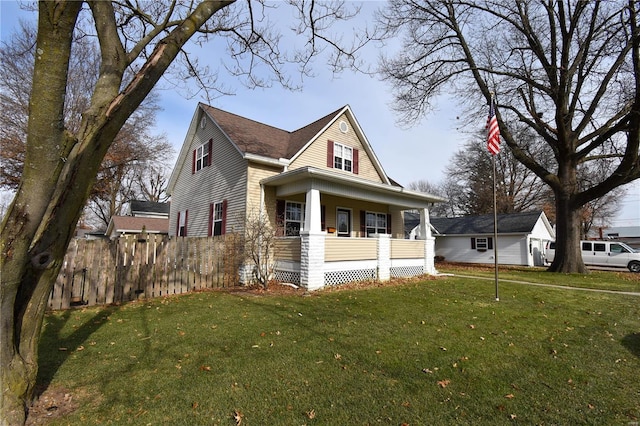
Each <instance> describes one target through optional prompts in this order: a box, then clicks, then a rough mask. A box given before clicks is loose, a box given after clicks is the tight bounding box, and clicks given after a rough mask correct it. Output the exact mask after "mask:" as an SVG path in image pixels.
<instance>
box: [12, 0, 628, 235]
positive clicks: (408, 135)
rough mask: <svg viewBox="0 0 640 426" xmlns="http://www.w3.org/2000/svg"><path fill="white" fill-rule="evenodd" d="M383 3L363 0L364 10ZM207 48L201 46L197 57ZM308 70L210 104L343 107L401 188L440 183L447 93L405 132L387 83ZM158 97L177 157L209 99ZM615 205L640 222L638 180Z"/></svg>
mask: <svg viewBox="0 0 640 426" xmlns="http://www.w3.org/2000/svg"><path fill="white" fill-rule="evenodd" d="M381 4H382V2H368V3H367V9H368V10H369V11H370V10H371V9H373V8H375V7H377V6H379V5H381ZM19 17H20V18H23V19H36V16H35V13H25V12H22V11H20V10H19V8H18V2H15V1H6V0H0V37H1V39H2V40H3V41H4V40H6V38H7V37H8V36H9V35H10V34H11V33H12V32H13V31H14V30H15V29H16V28H18V18H19ZM349 25H357V23H356V24H349ZM205 49H206V48H205ZM206 53H207V50H204V51H203V54H205V55H206ZM211 53H214V54H215V53H216V52H211ZM366 53H367V56H366V58H367V59H368V60H369V61H370V62H371V63H372V64H374V63H375V61H376V59H377V56H378V54H379V52H378V51H377V50H376V49H375V48H373V47H372V48H371V49H369V50H368V51H367V52H366ZM201 56H202V55H201ZM206 56H214V55H210V54H209V55H206ZM314 74H315V76H314V77H313V78H305V80H304V82H303V84H304V86H303V89H302V90H301V91H298V92H291V91H287V90H285V89H282V88H280V87H278V86H276V85H274V86H273V87H272V88H269V89H254V90H250V89H247V88H245V87H243V86H242V85H239V84H237V82H236V81H234V80H231V79H229V80H227V81H226V84H227V85H230V86H232V87H233V88H234V90H235V95H233V96H225V97H222V98H217V99H213V100H212V101H211V102H209V103H210V104H211V105H213V106H215V107H218V108H221V109H224V110H226V111H229V112H232V113H235V114H239V115H242V116H245V117H248V118H251V119H254V120H257V121H260V122H263V123H266V124H269V125H272V126H276V127H279V128H282V129H285V130H295V129H297V128H299V127H302V126H304V125H306V124H308V123H311V122H313V121H315V120H316V119H318V118H320V117H322V116H324V115H326V114H328V113H329V112H332V111H334V110H336V109H338V108H340V107H342V106H344V105H346V104H349V105H350V106H351V109H352V110H353V112H354V114H355V116H356V118H357V120H358V122H359V124H360V126H361V127H362V129H363V130H364V133H365V135H366V136H367V139H368V140H369V142H370V143H371V145H372V146H373V149H374V150H375V151H376V154H377V156H378V158H379V159H380V161H381V162H382V165H383V167H384V169H385V171H386V172H387V174H388V175H389V176H390V177H392V178H393V179H395V180H396V181H398V182H399V183H401V184H402V185H407V184H409V183H410V182H413V181H417V180H427V181H429V182H432V183H437V182H439V181H441V180H442V178H443V173H444V170H445V168H446V166H447V164H448V162H449V160H450V158H451V156H452V155H453V154H454V153H455V152H456V151H457V150H459V149H460V148H461V147H462V146H463V144H464V143H465V142H466V141H467V139H468V137H469V136H468V130H467V131H465V132H462V131H461V130H460V129H457V128H456V125H457V124H458V123H457V120H456V117H457V116H458V115H460V112H461V111H460V110H459V109H458V107H457V106H456V104H455V103H454V102H453V101H449V99H448V98H447V97H446V96H441V97H440V99H439V100H438V103H437V106H438V109H437V111H435V112H434V113H432V114H430V115H428V116H427V117H425V118H424V119H423V120H422V121H421V122H420V123H418V124H416V125H415V126H413V127H411V128H408V129H407V128H403V127H401V126H399V125H398V124H397V123H396V120H397V117H396V116H395V115H394V112H393V111H392V110H391V108H390V103H391V100H392V94H391V88H390V87H389V86H388V85H387V84H386V83H384V82H382V81H380V80H379V79H377V78H374V77H369V76H365V75H362V74H356V73H354V72H351V71H345V72H343V73H342V74H340V75H338V76H335V77H334V76H333V75H332V73H331V72H330V71H329V70H328V69H327V66H326V64H325V62H324V61H323V60H321V59H319V60H316V61H315V62H314ZM159 94H160V96H161V105H162V108H163V110H162V111H161V112H160V113H159V114H158V121H157V122H158V125H157V133H165V134H166V135H167V137H168V138H169V141H170V142H171V143H172V145H173V146H174V147H175V150H176V155H177V152H179V150H180V147H181V145H182V142H183V140H184V136H185V134H186V131H187V128H188V126H189V123H190V120H191V117H192V115H193V113H194V111H195V108H196V105H197V103H198V102H199V101H202V102H207V101H206V99H204V98H200V97H195V98H192V99H186V98H185V97H184V96H182V95H181V94H180V93H178V92H177V91H175V90H161V91H160V92H159ZM485 123H486V116H482V117H478V123H477V128H476V129H471V131H474V130H477V129H481V128H483V127H484V125H485ZM479 143H480V142H479ZM621 208H622V209H621V213H620V214H619V215H618V216H617V217H616V218H615V219H614V221H613V222H614V223H613V225H614V226H632V225H640V182H638V181H636V182H635V183H634V184H633V185H629V186H628V194H627V196H626V197H625V199H624V201H623V204H622V205H621Z"/></svg>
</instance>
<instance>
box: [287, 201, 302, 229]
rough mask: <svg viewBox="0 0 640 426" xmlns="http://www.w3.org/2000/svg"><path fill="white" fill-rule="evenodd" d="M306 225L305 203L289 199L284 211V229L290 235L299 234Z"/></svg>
mask: <svg viewBox="0 0 640 426" xmlns="http://www.w3.org/2000/svg"><path fill="white" fill-rule="evenodd" d="M303 225H304V203H295V202H292V201H287V204H286V206H285V212H284V229H285V235H286V236H288V237H291V236H299V235H300V230H301V229H302V227H303Z"/></svg>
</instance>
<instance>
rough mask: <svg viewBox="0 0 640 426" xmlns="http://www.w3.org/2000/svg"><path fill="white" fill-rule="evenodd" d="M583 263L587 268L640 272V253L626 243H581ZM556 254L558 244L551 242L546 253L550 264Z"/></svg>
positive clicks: (546, 258)
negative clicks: (606, 267) (622, 269)
mask: <svg viewBox="0 0 640 426" xmlns="http://www.w3.org/2000/svg"><path fill="white" fill-rule="evenodd" d="M580 248H581V249H582V261H583V262H584V264H585V265H587V266H608V267H619V268H628V269H629V270H630V271H631V272H640V253H638V252H636V251H634V250H633V249H632V248H631V247H629V246H628V245H626V244H625V243H620V242H616V241H580ZM555 254H556V242H555V241H549V242H548V243H547V247H546V250H545V253H544V256H545V260H546V261H547V262H548V263H551V262H553V258H554V256H555Z"/></svg>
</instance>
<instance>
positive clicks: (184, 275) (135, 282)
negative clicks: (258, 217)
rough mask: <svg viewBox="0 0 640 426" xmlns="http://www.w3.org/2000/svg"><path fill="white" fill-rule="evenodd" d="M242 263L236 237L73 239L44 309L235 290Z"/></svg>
mask: <svg viewBox="0 0 640 426" xmlns="http://www.w3.org/2000/svg"><path fill="white" fill-rule="evenodd" d="M242 259H243V256H242V245H241V241H240V238H239V237H238V236H237V235H235V234H227V235H225V236H219V237H209V238H196V237H185V238H183V237H180V238H175V237H173V238H169V237H167V236H157V235H144V236H143V235H138V236H135V235H128V236H123V237H121V238H118V239H116V240H82V239H76V240H73V241H72V242H71V244H70V245H69V248H68V250H67V254H66V256H65V258H64V263H63V264H62V268H61V269H60V273H59V274H58V278H57V280H56V283H55V285H54V288H53V290H52V291H51V296H50V297H49V304H48V306H49V308H50V309H67V308H69V307H71V306H91V305H104V304H112V303H121V302H126V301H130V300H136V299H143V298H153V297H160V296H166V295H170V294H181V293H186V292H189V291H193V290H201V289H206V288H216V287H232V286H236V285H239V273H238V271H239V268H240V265H241V264H242Z"/></svg>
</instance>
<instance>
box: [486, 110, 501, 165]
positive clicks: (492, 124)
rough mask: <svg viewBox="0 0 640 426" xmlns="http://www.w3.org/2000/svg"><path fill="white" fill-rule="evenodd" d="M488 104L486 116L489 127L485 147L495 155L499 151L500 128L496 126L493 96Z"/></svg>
mask: <svg viewBox="0 0 640 426" xmlns="http://www.w3.org/2000/svg"><path fill="white" fill-rule="evenodd" d="M489 105H490V106H489V117H488V118H487V129H489V133H488V135H487V149H488V150H489V152H490V153H491V154H492V155H496V154H498V153H499V152H500V128H499V127H498V119H497V118H496V111H495V106H494V105H493V97H492V98H491V102H490V104H489Z"/></svg>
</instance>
